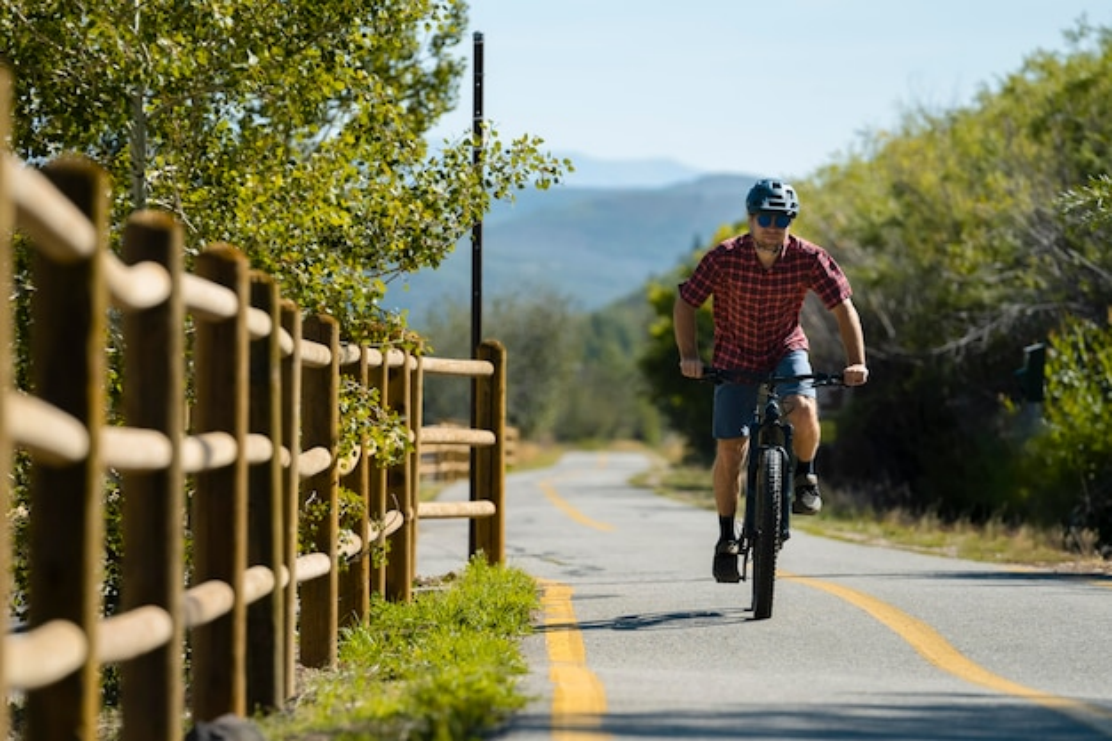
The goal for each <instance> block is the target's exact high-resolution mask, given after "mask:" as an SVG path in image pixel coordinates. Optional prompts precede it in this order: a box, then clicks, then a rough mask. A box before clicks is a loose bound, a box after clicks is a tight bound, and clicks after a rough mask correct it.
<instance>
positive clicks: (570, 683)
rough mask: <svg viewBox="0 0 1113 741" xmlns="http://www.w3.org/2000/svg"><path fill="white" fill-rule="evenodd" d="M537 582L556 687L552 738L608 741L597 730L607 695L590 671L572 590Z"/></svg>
mask: <svg viewBox="0 0 1113 741" xmlns="http://www.w3.org/2000/svg"><path fill="white" fill-rule="evenodd" d="M538 581H539V583H540V584H541V586H542V587H543V588H544V592H543V594H542V597H541V607H542V609H543V610H544V615H545V617H544V624H545V627H546V628H547V630H546V632H545V646H546V649H547V650H548V653H549V680H550V681H551V682H552V683H553V704H552V719H551V726H552V731H553V733H552V737H553V739H554V741H609V739H610V738H611V735H610V734H609V733H603V732H601V731H598V730H596V729H598V728H599V727H600V726H601V725H602V723H603V716H605V715H606V713H607V693H606V690H605V689H604V688H603V683H602V682H600V681H599V678H598V677H597V676H595V674H594V672H592V671H591V670H590V669H588V668H587V654H586V651H585V650H584V640H583V634H582V633H581V632H580V629H579V627H578V623H577V622H576V613H575V610H573V609H572V588H571V587H570V586H568V585H567V584H561V583H559V582H555V581H549V580H547V579H540V580H538Z"/></svg>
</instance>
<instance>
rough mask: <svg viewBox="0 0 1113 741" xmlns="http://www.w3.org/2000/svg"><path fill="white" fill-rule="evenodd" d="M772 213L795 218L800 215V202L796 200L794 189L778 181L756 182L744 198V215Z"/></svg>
mask: <svg viewBox="0 0 1113 741" xmlns="http://www.w3.org/2000/svg"><path fill="white" fill-rule="evenodd" d="M758 211H773V212H775V213H782V214H787V215H788V216H790V217H791V218H794V219H795V218H796V216H797V214H799V213H800V201H798V200H797V199H796V189H795V188H793V187H792V186H791V185H789V184H788V183H785V182H782V181H780V180H758V181H757V182H756V183H754V187H752V188H750V192H749V194H748V195H747V196H746V213H748V214H756V213H757V212H758Z"/></svg>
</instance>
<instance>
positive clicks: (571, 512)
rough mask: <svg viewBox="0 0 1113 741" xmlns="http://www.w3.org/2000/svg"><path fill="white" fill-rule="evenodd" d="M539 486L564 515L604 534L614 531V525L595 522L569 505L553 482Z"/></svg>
mask: <svg viewBox="0 0 1113 741" xmlns="http://www.w3.org/2000/svg"><path fill="white" fill-rule="evenodd" d="M538 486H539V487H541V491H542V492H544V493H545V497H546V498H548V500H549V501H550V502H552V503H553V506H555V507H556V508H557V509H559V510H560V511H562V512H564V514H566V515H568V516H569V517H571V518H572V519H573V520H575V521H576V522H578V523H580V524H581V525H586V526H587V527H590V528H594V529H596V530H602V531H603V532H610V531H611V530H614V525H610V524H608V523H606V522H599V521H598V520H593V519H591V518H590V517H588V516H587V515H585V514H584V513H583V512H580V511H579V510H578V509H576V508H575V507H573V506H572V505H571V504H569V503H568V502H567V501H566V500H565V499H564V497H562V496H561V495H560V494H558V493H557V490H556V487H555V486H553V482H552V480H549V481H542V482H541V483H540V484H538Z"/></svg>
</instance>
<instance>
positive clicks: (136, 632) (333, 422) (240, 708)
mask: <svg viewBox="0 0 1113 741" xmlns="http://www.w3.org/2000/svg"><path fill="white" fill-rule="evenodd" d="M9 107H10V80H9V77H8V75H7V73H6V71H4V70H0V139H3V141H4V142H7V141H9V134H10V128H9V127H10V122H9ZM5 147H6V145H5ZM108 212H109V190H108V185H107V182H106V178H105V176H104V173H103V172H102V171H100V170H99V169H98V168H96V167H95V166H93V165H91V164H90V163H88V162H86V161H83V160H80V159H61V160H58V161H56V162H53V163H51V164H50V165H48V166H46V167H45V168H43V169H42V170H41V171H40V170H36V169H33V168H30V167H27V166H25V165H24V164H23V163H21V162H20V161H19V160H18V159H17V158H16V157H15V156H14V155H13V154H12V153H11V152H10V151H8V150H7V149H6V148H5V149H4V150H3V151H0V286H2V287H3V289H4V290H5V292H6V295H8V296H11V295H13V286H12V267H11V265H12V245H11V239H12V235H13V232H14V231H16V230H19V231H21V232H24V233H26V234H27V235H28V236H29V237H30V242H31V243H32V249H31V255H32V258H31V263H32V265H31V283H32V285H33V286H34V293H33V297H32V313H31V317H30V320H31V323H30V328H29V332H30V353H31V355H30V363H29V368H30V373H29V382H28V384H27V388H19V387H17V385H16V384H15V381H14V379H13V369H14V367H13V363H12V360H11V355H12V353H11V352H7V353H4V355H3V357H0V423H2V424H0V475H3V477H4V480H5V482H6V483H5V486H4V488H3V489H2V490H0V506H2V508H3V513H4V514H5V515H8V514H9V512H10V511H11V506H12V498H11V491H10V487H11V483H10V482H11V481H12V473H13V471H14V470H15V469H14V468H13V458H14V457H15V455H16V454H17V453H18V452H19V451H23V452H24V453H26V454H27V456H28V457H29V460H30V463H29V471H30V479H29V484H28V489H27V492H28V497H29V508H28V509H29V512H28V513H27V516H28V517H29V523H28V530H27V532H28V537H27V541H26V550H25V551H24V553H23V555H24V556H25V558H26V563H27V565H28V567H29V572H30V574H29V588H28V591H27V594H26V595H25V596H26V599H27V605H28V622H27V625H26V626H25V628H24V629H20V630H17V631H14V632H10V633H9V634H8V635H6V637H5V638H4V639H3V640H0V695H4V696H10V693H13V692H14V693H19V694H20V695H22V697H23V698H24V702H25V719H26V725H25V730H24V736H23V737H24V738H26V739H30V740H32V741H39V740H47V739H50V740H56V739H67V740H69V739H81V740H83V741H91V740H92V739H94V738H96V733H97V719H98V713H99V711H100V681H99V679H100V674H101V672H102V669H103V667H105V666H108V665H118V666H119V668H120V673H121V682H122V703H121V716H122V738H124V739H127V740H128V741H169V740H170V739H180V738H181V737H182V731H183V722H184V718H185V717H187V713H186V703H187V699H186V698H187V696H188V698H189V699H188V703H189V708H188V709H189V715H191V716H192V718H193V720H194V721H200V720H211V719H213V718H216V717H218V716H220V715H223V714H226V713H233V714H236V715H247V714H249V713H251V712H254V711H256V710H259V709H262V710H272V709H277V708H280V707H282V706H283V704H284V703H285V701H286V700H287V699H289V698H290V697H291V696H292V694H293V692H294V676H295V666H296V663H299V662H300V663H301V664H302V665H306V666H315V667H328V666H332V665H334V664H335V662H336V658H337V639H338V635H339V630H340V628H341V627H343V626H345V625H349V624H356V623H358V622H359V621H360V620H362V619H363V618H364V617H365V616H366V615H367V612H368V609H369V601H370V599H371V596H372V594H374V593H379V594H382V595H384V596H386V597H387V598H389V599H394V600H408V599H410V597H411V596H412V595H411V589H412V584H413V580H414V563H415V558H416V549H417V522H418V520H419V518H421V517H458V518H464V519H466V520H467V521H468V522H469V524H470V527H471V528H472V530H471V540H470V550H469V553H468V554H461V563H463V562H464V561H466V559H467V558H469V557H470V556H471V555H473V554H475V553H479V552H482V553H484V554H485V555H486V557H487V559H488V560H489V561H491V562H493V563H495V562H501V561H502V560H503V557H504V545H503V537H504V531H503V490H504V477H505V474H504V460H505V445H504V440H505V432H504V427H505V425H504V422H505V398H506V394H505V351H504V349H503V348H502V346H501V345H500V344H499V343H498V342H495V341H488V342H485V343H483V345H482V346H481V347H480V348H479V351H478V357H477V358H476V359H468V360H456V359H440V358H431V357H425V358H423V357H419V356H415V355H411V354H409V353H407V352H403V351H400V350H397V349H392V348H382V347H381V348H372V347H361V346H356V345H352V344H345V343H344V342H343V341H342V328H341V327H340V326H338V324H337V322H336V321H334V320H333V319H332V318H330V317H327V316H307V317H306V316H303V315H302V312H301V311H300V310H299V308H298V307H297V306H296V305H294V304H293V303H292V302H290V301H288V300H284V299H283V298H282V297H281V296H280V295H279V291H278V288H277V286H276V284H275V282H274V281H273V280H272V279H271V278H270V277H269V276H267V275H265V274H262V273H260V272H258V271H254V270H252V269H250V267H249V265H248V263H247V260H246V258H245V257H244V256H243V254H242V253H240V252H239V251H237V250H236V249H234V248H233V247H231V246H228V245H214V246H212V247H210V248H208V249H206V250H205V251H204V252H203V253H202V254H200V255H199V256H198V257H197V258H196V262H195V268H194V271H193V272H192V273H190V272H185V271H184V270H183V245H182V242H183V232H182V228H181V225H180V224H178V223H177V222H176V221H174V220H173V219H172V218H170V217H168V216H167V215H165V214H162V213H156V212H150V211H145V212H140V213H136V214H134V215H133V216H132V217H131V218H130V219H129V220H128V222H127V224H126V225H125V230H124V236H123V240H122V257H117V256H116V255H115V254H114V253H113V252H112V251H110V250H109V249H108V246H107V245H108V232H109V228H108V223H107V214H108ZM12 329H13V316H12V311H11V305H10V304H9V309H8V310H7V311H3V312H0V347H3V348H12V347H13V344H12V343H13V336H12ZM110 329H112V330H114V331H109V330H110ZM110 353H118V354H119V356H120V357H121V358H122V369H123V371H122V384H121V388H122V398H121V399H119V400H114V399H113V398H110V396H109V394H108V389H109V387H110V384H109V382H108V378H107V373H108V370H109V363H108V357H109V354H110ZM187 361H188V362H187ZM434 373H435V374H446V375H456V376H465V377H468V378H471V379H472V383H474V384H475V388H476V389H477V394H476V397H477V399H476V409H475V419H476V426H475V427H474V428H462V429H461V428H447V427H436V426H429V427H426V426H423V425H422V414H421V409H422V389H423V386H424V383H423V379H424V376H425V374H434ZM342 378H348V379H352V380H355V381H356V382H358V383H360V384H363V385H364V386H366V387H367V388H373V389H377V390H378V392H379V394H380V399H381V400H383V402H384V403H385V405H386V406H388V407H389V408H390V409H391V410H393V411H395V412H397V413H398V414H399V415H401V418H402V419H404V420H406V425H407V428H408V435H409V436H410V438H411V439H412V442H413V445H412V448H411V451H410V452H409V453H408V454H407V455H406V456H405V459H404V460H403V461H402V462H401V463H399V464H397V465H393V466H391V467H389V468H383V467H377V466H376V464H375V462H374V460H373V458H372V457H371V456H370V455H368V454H367V453H368V452H369V451H368V447H367V445H366V443H367V441H366V440H365V441H362V443H363V444H362V445H361V446H359V447H357V449H356V450H355V452H354V453H353V454H351V455H348V456H345V457H343V458H341V456H340V455H339V454H338V451H339V443H340V440H339V432H338V430H339V428H340V419H339V404H338V401H339V389H340V385H341V379H342ZM187 389H192V391H191V392H190V393H187ZM428 444H436V445H445V444H448V445H455V446H460V447H462V448H464V449H467V450H471V451H472V461H473V465H472V467H471V471H470V473H471V484H472V489H471V493H472V495H471V501H468V502H460V503H455V504H438V503H421V502H419V501H418V499H417V490H418V485H417V484H418V474H417V472H418V470H419V465H418V462H419V461H420V458H421V451H422V447H423V445H428ZM109 477H112V478H114V479H115V480H116V481H118V483H119V486H118V495H119V496H120V497H122V500H123V506H122V536H123V548H122V552H123V556H122V563H120V564H119V566H120V580H119V588H120V590H121V595H120V604H121V607H120V609H119V610H118V611H116V613H115V614H105V610H104V604H105V603H104V595H103V590H104V586H105V580H104V577H103V572H104V568H105V554H106V541H105V534H106V529H107V528H106V521H105V512H106V504H105V498H106V496H107V494H108V492H109V490H110V487H109V486H108V480H109ZM341 486H344V487H345V488H347V489H350V490H352V491H354V492H356V493H357V495H358V496H359V497H360V498H361V500H362V501H363V504H364V512H363V514H362V516H361V517H360V518H359V519H360V521H359V523H358V525H356V526H355V527H352V528H351V529H350V530H342V528H341V522H340V517H339V514H338V491H339V489H340V487H341ZM307 503H313V504H314V505H315V507H317V508H320V506H321V505H324V506H323V512H324V515H323V516H321V517H318V518H317V519H315V520H313V522H314V523H315V525H314V527H313V533H312V538H311V540H312V545H311V546H309V547H308V548H302V549H299V545H298V533H299V519H300V518H301V515H302V513H303V511H305V508H306V505H307ZM7 520H8V518H5V520H4V521H0V525H3V526H0V573H3V574H4V575H5V576H6V577H8V578H5V579H4V580H3V582H2V584H3V587H2V588H0V599H4V600H5V601H7V599H8V597H9V595H8V593H7V589H8V586H7V585H8V584H9V583H10V582H11V579H10V573H11V569H12V568H13V561H12V558H11V548H12V543H11V538H10V535H9V533H8V532H7V526H6V524H4V523H6V522H7ZM376 545H378V546H386V548H387V560H386V563H385V565H380V562H379V561H377V560H375V559H373V558H372V552H373V549H374V546H376ZM187 647H188V653H189V662H188V669H187V666H186V661H185V658H184V657H185V656H186V653H187ZM6 707H7V704H6V703H4V705H3V706H0V737H6V736H7V732H8V727H9V718H7V715H6Z"/></svg>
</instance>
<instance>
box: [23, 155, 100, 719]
mask: <svg viewBox="0 0 1113 741" xmlns="http://www.w3.org/2000/svg"><path fill="white" fill-rule="evenodd" d="M44 172H45V174H46V176H47V177H48V178H49V179H50V180H51V181H52V182H53V184H54V186H55V187H56V188H57V189H58V190H59V191H60V192H62V193H63V194H65V195H66V197H67V198H69V199H70V200H71V201H72V202H73V203H74V205H76V206H77V207H78V209H80V210H81V211H82V213H84V214H85V215H86V216H87V217H88V218H89V220H90V221H91V222H92V223H93V225H94V228H95V229H96V233H97V249H96V250H95V251H94V252H93V254H92V256H91V257H89V258H87V259H82V260H77V261H74V262H71V263H68V264H64V265H63V264H58V263H55V262H54V261H53V260H51V259H50V258H49V257H47V256H46V255H44V254H43V253H42V252H41V251H39V250H35V251H34V257H33V268H32V276H33V277H32V279H33V281H34V285H35V291H34V294H33V295H32V299H31V304H32V309H31V315H32V318H33V327H34V328H33V331H32V332H31V357H32V358H33V362H32V363H31V367H32V387H33V391H34V393H35V394H36V395H37V396H38V397H39V398H41V399H43V400H45V401H47V402H49V403H51V404H53V405H54V406H56V407H58V408H59V409H61V410H62V411H64V412H66V413H68V414H70V415H72V416H73V417H74V418H76V419H77V420H78V421H80V422H81V423H82V424H83V425H84V426H85V428H86V429H87V430H88V432H89V452H88V455H87V456H86V457H85V460H83V461H80V462H78V463H76V464H73V465H61V466H53V465H50V464H46V463H42V464H38V465H35V466H33V471H32V477H31V490H30V493H31V511H32V512H33V513H34V514H33V516H32V517H31V527H30V549H29V563H30V564H31V579H30V623H31V627H33V628H34V627H37V626H40V625H42V624H44V623H46V622H48V621H50V620H55V619H62V620H69V621H71V622H73V623H74V624H76V625H77V626H79V627H80V628H81V629H82V630H83V631H84V632H85V636H86V640H87V641H88V646H89V651H88V655H87V656H86V659H85V663H84V665H83V666H82V667H81V668H80V669H78V670H77V671H76V672H74V673H73V674H71V675H69V676H68V677H66V678H65V679H62V680H61V681H59V682H56V683H55V684H52V685H50V686H48V687H43V688H41V689H38V690H34V691H32V692H29V693H28V694H27V739H29V741H37V740H38V739H61V738H65V739H85V740H86V741H93V739H95V738H96V735H97V714H98V710H99V708H100V683H99V667H98V664H97V633H98V630H99V629H98V623H99V621H100V617H101V615H100V613H101V562H102V559H103V557H104V552H103V546H104V507H103V498H104V472H103V470H102V466H101V459H100V446H101V443H100V437H101V436H100V430H101V428H102V426H103V424H104V420H105V408H106V406H107V402H106V397H105V393H104V388H105V350H104V342H105V336H106V335H105V331H106V316H107V309H108V305H107V288H106V286H105V282H104V280H103V276H102V266H103V263H102V256H103V253H104V251H105V249H106V244H107V223H108V222H107V216H108V185H107V179H106V177H105V175H104V173H103V172H102V171H100V170H99V169H98V168H96V167H95V166H94V165H92V164H91V163H88V162H85V161H82V160H76V159H64V160H59V161H57V162H55V163H53V164H51V165H49V166H48V167H47V168H46V169H45V170H44Z"/></svg>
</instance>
